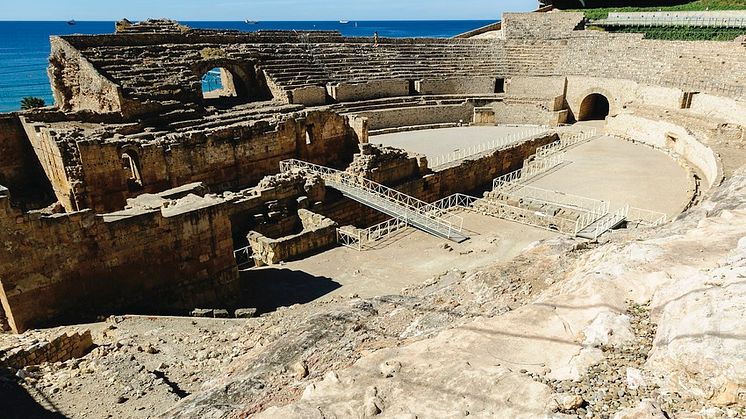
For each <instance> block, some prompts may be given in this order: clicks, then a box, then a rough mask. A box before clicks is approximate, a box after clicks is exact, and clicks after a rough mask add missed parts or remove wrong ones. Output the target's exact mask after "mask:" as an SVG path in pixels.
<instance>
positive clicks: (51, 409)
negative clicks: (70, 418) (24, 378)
mask: <svg viewBox="0 0 746 419" xmlns="http://www.w3.org/2000/svg"><path fill="white" fill-rule="evenodd" d="M0 380H1V381H0V400H1V401H0V404H2V413H0V417H2V418H7V419H32V418H33V419H36V418H52V419H62V418H66V417H67V416H65V415H63V414H62V413H59V412H58V411H57V407H56V406H54V405H53V404H52V402H51V401H49V400H47V399H46V397H44V395H43V394H42V393H40V392H37V398H39V399H40V400H44V401H46V403H45V404H46V405H47V408H45V407H44V406H42V405H41V404H40V403H39V402H38V401H37V400H35V399H34V397H32V396H31V394H29V391H28V390H26V388H24V387H23V386H21V385H20V384H19V383H18V381H16V380H15V377H10V376H7V375H6V374H5V372H2V373H0Z"/></svg>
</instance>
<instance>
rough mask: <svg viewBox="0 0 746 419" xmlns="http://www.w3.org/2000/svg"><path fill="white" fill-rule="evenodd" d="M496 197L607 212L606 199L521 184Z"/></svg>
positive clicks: (571, 208)
mask: <svg viewBox="0 0 746 419" xmlns="http://www.w3.org/2000/svg"><path fill="white" fill-rule="evenodd" d="M498 197H499V198H503V199H506V198H507V199H515V200H530V201H536V202H541V203H544V204H549V205H554V206H557V207H560V208H565V209H568V210H571V211H588V212H595V213H600V214H606V213H608V212H609V203H608V202H606V201H602V200H599V199H593V198H588V197H585V196H580V195H573V194H569V193H565V192H560V191H553V190H549V189H543V188H537V187H535V186H529V185H521V186H520V187H519V188H514V189H510V190H503V191H501V192H500V193H499V194H498V195H496V196H495V198H498Z"/></svg>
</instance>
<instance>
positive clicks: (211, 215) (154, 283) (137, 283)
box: [0, 198, 238, 332]
mask: <svg viewBox="0 0 746 419" xmlns="http://www.w3.org/2000/svg"><path fill="white" fill-rule="evenodd" d="M8 201H9V200H8V199H7V198H0V227H1V228H2V231H4V234H5V237H6V238H7V239H8V241H7V243H10V245H9V246H8V247H7V248H6V253H5V256H4V257H3V258H2V259H1V260H0V285H2V287H0V288H1V289H0V291H1V293H0V301H2V304H3V308H4V310H5V313H6V315H7V316H8V320H9V323H10V325H11V327H12V328H13V330H14V331H16V332H20V331H23V330H26V329H27V328H30V327H37V326H40V325H43V324H46V323H47V322H49V321H51V320H53V319H57V318H61V317H71V316H72V317H74V316H81V317H85V316H90V315H95V314H101V313H111V312H115V311H117V310H122V309H133V310H141V309H147V311H148V312H168V311H170V310H187V309H191V308H193V307H196V306H200V305H215V304H221V305H230V304H231V302H232V301H233V300H234V298H235V297H236V296H237V282H236V280H237V277H238V272H237V268H236V263H235V261H234V259H233V252H232V250H233V246H232V244H233V243H232V238H231V223H230V219H229V216H228V214H227V213H226V211H225V210H224V209H223V208H222V207H221V206H219V205H210V206H204V207H197V208H196V209H192V208H186V209H180V208H179V207H176V208H169V209H168V210H165V209H164V210H163V211H161V210H152V211H130V212H121V213H114V214H107V215H106V216H96V215H94V214H92V213H91V212H90V211H83V212H77V213H72V214H64V215H55V216H42V215H40V214H38V213H25V214H24V213H21V212H20V211H17V210H15V209H13V208H11V207H10V205H9V202H8Z"/></svg>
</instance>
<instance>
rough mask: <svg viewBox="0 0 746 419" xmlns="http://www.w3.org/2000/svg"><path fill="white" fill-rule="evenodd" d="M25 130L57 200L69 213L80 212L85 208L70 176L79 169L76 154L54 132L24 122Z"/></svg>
mask: <svg viewBox="0 0 746 419" xmlns="http://www.w3.org/2000/svg"><path fill="white" fill-rule="evenodd" d="M23 127H24V130H25V132H26V137H27V138H28V141H29V143H30V144H31V147H32V148H33V150H34V154H35V155H36V157H37V159H38V161H39V163H40V164H41V167H42V169H43V170H44V176H45V177H46V178H47V179H48V180H49V182H50V183H51V186H52V190H53V191H54V195H55V196H56V197H57V200H58V201H59V202H60V204H61V205H62V206H63V207H64V208H65V210H67V211H78V210H80V209H82V208H84V207H82V206H81V202H80V201H79V200H78V199H77V197H76V195H75V193H76V191H75V189H74V188H73V183H74V179H73V178H72V176H70V173H71V172H75V169H76V168H77V167H78V165H77V164H75V162H76V161H77V157H76V153H75V151H74V150H73V149H71V148H70V147H65V144H59V143H57V142H56V141H55V139H54V138H53V136H54V134H53V132H52V131H51V130H50V129H49V128H47V127H42V126H39V125H34V124H28V123H26V122H25V121H24V123H23Z"/></svg>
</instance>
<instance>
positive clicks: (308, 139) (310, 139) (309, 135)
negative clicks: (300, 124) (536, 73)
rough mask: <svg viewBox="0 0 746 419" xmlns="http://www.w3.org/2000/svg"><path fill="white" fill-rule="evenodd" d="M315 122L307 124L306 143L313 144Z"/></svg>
mask: <svg viewBox="0 0 746 419" xmlns="http://www.w3.org/2000/svg"><path fill="white" fill-rule="evenodd" d="M314 140H315V139H314V138H313V124H308V125H306V145H310V144H313V142H314Z"/></svg>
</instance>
